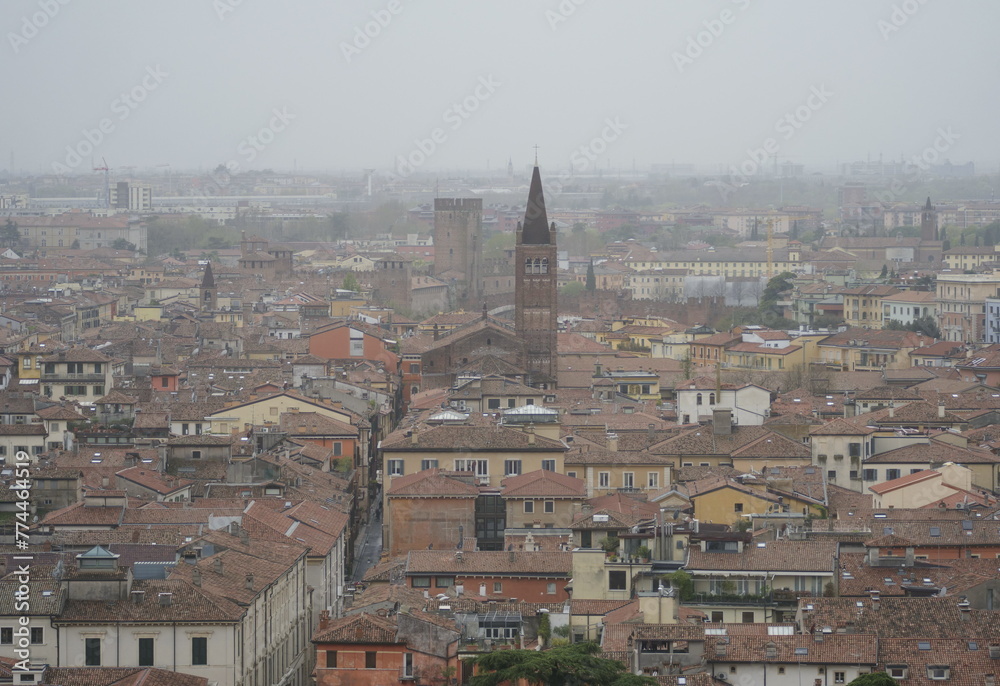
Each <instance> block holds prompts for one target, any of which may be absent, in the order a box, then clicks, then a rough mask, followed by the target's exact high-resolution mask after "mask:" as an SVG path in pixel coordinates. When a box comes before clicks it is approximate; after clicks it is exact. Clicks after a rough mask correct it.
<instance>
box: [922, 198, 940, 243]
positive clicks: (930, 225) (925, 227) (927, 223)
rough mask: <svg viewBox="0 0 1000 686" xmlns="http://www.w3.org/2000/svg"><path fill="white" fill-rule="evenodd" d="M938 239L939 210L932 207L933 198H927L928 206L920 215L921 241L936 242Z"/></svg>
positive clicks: (925, 206)
mask: <svg viewBox="0 0 1000 686" xmlns="http://www.w3.org/2000/svg"><path fill="white" fill-rule="evenodd" d="M937 239H938V216H937V210H935V209H934V206H933V205H931V197H930V196H927V204H926V205H924V209H923V211H921V213H920V240H923V241H936V240H937Z"/></svg>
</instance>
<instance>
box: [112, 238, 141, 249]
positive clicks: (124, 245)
mask: <svg viewBox="0 0 1000 686" xmlns="http://www.w3.org/2000/svg"><path fill="white" fill-rule="evenodd" d="M111 247H112V248H114V249H115V250H135V243H129V242H128V241H127V240H125V239H124V238H116V239H115V242H114V243H112V244H111Z"/></svg>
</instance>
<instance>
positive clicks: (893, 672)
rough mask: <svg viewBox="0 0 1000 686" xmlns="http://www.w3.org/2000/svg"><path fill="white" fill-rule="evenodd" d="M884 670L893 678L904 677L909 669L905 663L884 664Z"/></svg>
mask: <svg viewBox="0 0 1000 686" xmlns="http://www.w3.org/2000/svg"><path fill="white" fill-rule="evenodd" d="M885 671H886V672H888V673H889V676H891V677H892V678H893V679H905V678H906V676H907V674H908V672H909V670H908V669H907V667H906V665H886V666H885Z"/></svg>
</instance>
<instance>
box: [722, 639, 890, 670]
mask: <svg viewBox="0 0 1000 686" xmlns="http://www.w3.org/2000/svg"><path fill="white" fill-rule="evenodd" d="M822 639H823V640H821V641H819V640H816V638H815V637H814V636H803V635H791V636H788V635H784V636H768V635H766V634H765V635H761V634H729V635H726V636H714V635H710V636H705V655H706V656H714V658H710V659H714V660H716V661H718V662H752V663H754V664H760V663H786V664H787V663H792V664H823V665H838V664H841V665H849V664H861V665H874V664H876V663H877V662H878V649H877V646H878V640H877V637H876V636H874V635H871V634H826V635H823V636H822ZM769 647H770V648H771V649H770V650H769Z"/></svg>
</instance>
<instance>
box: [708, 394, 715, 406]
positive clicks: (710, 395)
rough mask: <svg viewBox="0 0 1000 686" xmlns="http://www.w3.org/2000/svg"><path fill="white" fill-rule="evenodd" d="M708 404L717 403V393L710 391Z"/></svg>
mask: <svg viewBox="0 0 1000 686" xmlns="http://www.w3.org/2000/svg"><path fill="white" fill-rule="evenodd" d="M708 404H709V405H714V404H715V393H709V394H708Z"/></svg>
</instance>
